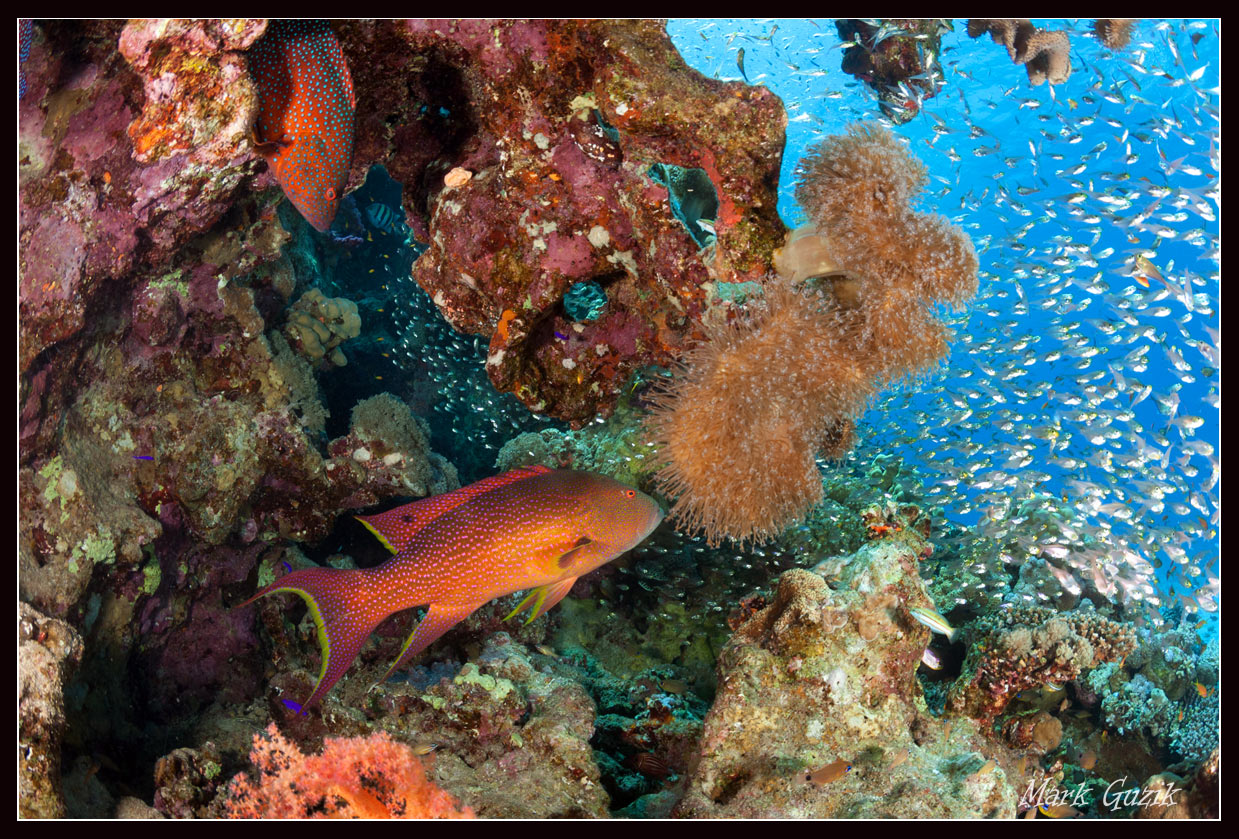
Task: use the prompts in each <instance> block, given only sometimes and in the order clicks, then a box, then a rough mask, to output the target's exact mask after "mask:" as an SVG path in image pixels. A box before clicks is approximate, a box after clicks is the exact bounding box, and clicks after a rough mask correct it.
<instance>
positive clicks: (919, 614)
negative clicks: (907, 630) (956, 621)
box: [908, 606, 955, 641]
mask: <svg viewBox="0 0 1239 839" xmlns="http://www.w3.org/2000/svg"><path fill="white" fill-rule="evenodd" d="M908 612H909V614H911V615H912V617H914V618H915V619H916V620H917V621H918V622H919V623H922V624H924V625H925V626H928V627H929V628H930V629H932V630H933V631H934V632H937V633H938V634H939V635H945V636H946V639H947V640H948V641H954V640H955V628H954V627H952V626H951V624H949V623H948V622H947V619H946V618H944V617H942V615H940V614H938V613H937V612H935V611H934V610H933V609H926V608H924V607H921V606H916V607H914V608H911V609H909V610H908Z"/></svg>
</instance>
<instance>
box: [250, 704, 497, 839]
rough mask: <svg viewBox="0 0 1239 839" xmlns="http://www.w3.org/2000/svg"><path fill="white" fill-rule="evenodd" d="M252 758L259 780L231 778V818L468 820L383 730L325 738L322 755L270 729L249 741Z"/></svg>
mask: <svg viewBox="0 0 1239 839" xmlns="http://www.w3.org/2000/svg"><path fill="white" fill-rule="evenodd" d="M250 760H251V761H252V762H253V764H254V766H255V767H257V769H258V780H257V781H256V782H255V781H251V780H250V779H248V778H246V777H244V776H238V777H236V778H234V779H233V781H232V784H231V786H230V788H229V794H228V800H227V802H226V803H225V812H226V814H227V815H228V816H230V817H231V818H238V819H253V818H267V819H294V818H343V819H348V818H408V819H460V818H473V811H472V810H470V809H469V808H468V807H461V806H460V805H459V804H458V803H457V801H456V799H454V798H452V796H450V795H448V794H447V793H446V792H444V791H443V790H441V789H439V787H437V786H435V784H434V783H433V782H431V781H430V780H428V779H427V778H426V773H425V771H424V769H423V768H422V764H421V761H420V760H418V758H417V757H416V756H415V755H414V754H413V750H412V749H410V748H409V747H408V746H405V745H403V744H401V743H396V742H393V741H392V739H391V738H390V737H388V736H387V734H386V733H384V732H376V733H374V734H371V735H370V736H369V737H352V738H347V737H328V738H327V739H326V740H324V741H323V753H322V754H321V755H305V754H302V752H301V750H300V749H298V748H297V746H296V745H295V744H294V743H290V742H289V741H288V740H286V739H285V738H284V736H283V735H281V734H280V733H279V731H278V730H277V729H276V727H275V724H274V723H272V724H271V725H270V726H268V728H267V730H266V732H265V734H264V733H259V734H256V735H254V750H253V751H252V752H250Z"/></svg>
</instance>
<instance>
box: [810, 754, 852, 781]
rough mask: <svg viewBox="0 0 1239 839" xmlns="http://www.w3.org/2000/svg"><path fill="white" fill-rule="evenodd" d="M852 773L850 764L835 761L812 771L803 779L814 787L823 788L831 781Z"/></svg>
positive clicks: (844, 761)
mask: <svg viewBox="0 0 1239 839" xmlns="http://www.w3.org/2000/svg"><path fill="white" fill-rule="evenodd" d="M851 771H852V764H850V763H848V762H847V761H846V760H836V761H835V762H834V763H828V764H826V765H825V766H823V767H821V768H819V769H814V770H813V771H812V772H808V773H806V774H805V776H804V779H805V780H806V781H808V782H809V783H811V784H815V785H816V786H819V787H820V786H823V785H824V784H829V783H831V782H833V781H837V780H839V779H840V778H842V777H843V776H844V775H846V774H847V773H849V772H851Z"/></svg>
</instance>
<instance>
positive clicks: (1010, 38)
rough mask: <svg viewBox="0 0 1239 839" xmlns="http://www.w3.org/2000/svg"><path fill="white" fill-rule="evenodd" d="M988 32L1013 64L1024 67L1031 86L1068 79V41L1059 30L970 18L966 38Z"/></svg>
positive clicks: (1020, 22) (1022, 22) (1006, 20)
mask: <svg viewBox="0 0 1239 839" xmlns="http://www.w3.org/2000/svg"><path fill="white" fill-rule="evenodd" d="M986 33H989V36H990V38H991V39H992V40H993V42H994V43H995V44H1002V45H1003V46H1005V47H1006V48H1007V55H1009V56H1011V61H1012V62H1013V63H1015V64H1023V65H1024V69H1025V70H1026V71H1027V73H1028V81H1029V82H1031V83H1032V86H1033V87H1036V86H1037V85H1040V84H1044V83H1045V82H1047V81H1048V82H1049V83H1050V84H1062V83H1063V82H1065V81H1067V79H1069V78H1071V41H1070V40H1069V39H1068V37H1067V33H1066V32H1064V31H1062V30H1055V31H1053V32H1051V31H1049V30H1046V29H1038V28H1037V27H1035V26H1033V24H1032V22H1031V21H1028V20H1023V19H1018V18H992V19H991V18H973V19H972V20H969V21H968V37H970V38H979V37H981V36H982V35H984V34H986Z"/></svg>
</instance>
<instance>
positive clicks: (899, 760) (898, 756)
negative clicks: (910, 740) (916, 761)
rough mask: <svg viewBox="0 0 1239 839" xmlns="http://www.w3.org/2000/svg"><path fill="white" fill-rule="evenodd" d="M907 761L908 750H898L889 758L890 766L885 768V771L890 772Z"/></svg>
mask: <svg viewBox="0 0 1239 839" xmlns="http://www.w3.org/2000/svg"><path fill="white" fill-rule="evenodd" d="M907 759H908V750H907V749H900V750H899V751H897V752H895V756H894V757H893V758H891V762H890V765H888V766H887V767H886V770H887V771H888V772H889V771H890V770H892V769H894V768H895V767H896V766H902V765H903V763H904V762H905V761H906V760H907Z"/></svg>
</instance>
